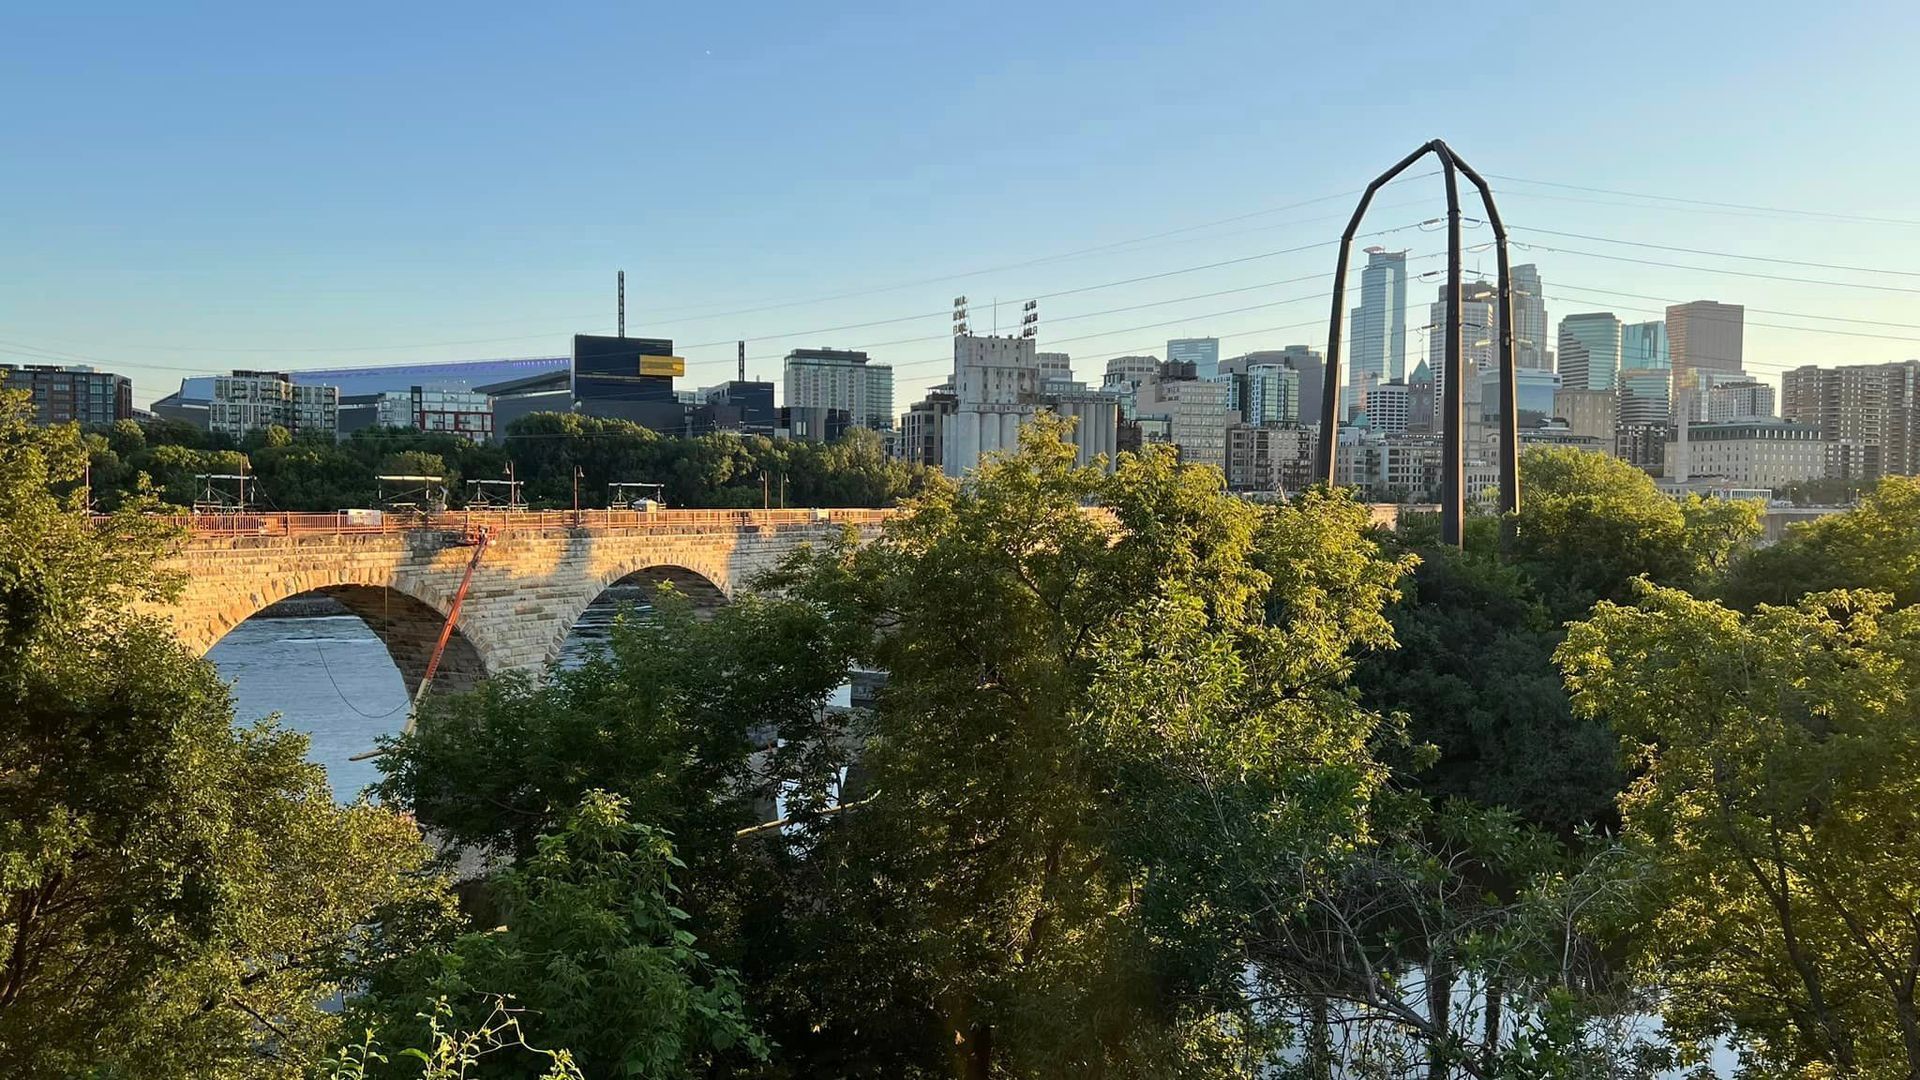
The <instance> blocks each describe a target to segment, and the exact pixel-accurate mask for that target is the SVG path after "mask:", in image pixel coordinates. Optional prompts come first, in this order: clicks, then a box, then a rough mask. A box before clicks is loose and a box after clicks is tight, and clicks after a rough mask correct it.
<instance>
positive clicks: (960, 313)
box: [953, 296, 968, 337]
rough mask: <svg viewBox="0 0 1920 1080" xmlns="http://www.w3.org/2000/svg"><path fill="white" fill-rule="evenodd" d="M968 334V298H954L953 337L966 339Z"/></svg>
mask: <svg viewBox="0 0 1920 1080" xmlns="http://www.w3.org/2000/svg"><path fill="white" fill-rule="evenodd" d="M967 333H968V331H967V298H966V297H964V296H956V297H954V298H953V336H954V337H966V336H967Z"/></svg>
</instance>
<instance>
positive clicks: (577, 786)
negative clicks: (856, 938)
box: [378, 590, 850, 869]
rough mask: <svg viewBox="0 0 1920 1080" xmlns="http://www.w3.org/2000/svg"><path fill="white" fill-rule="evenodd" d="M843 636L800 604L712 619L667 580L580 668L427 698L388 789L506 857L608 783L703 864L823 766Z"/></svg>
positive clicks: (442, 825)
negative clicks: (821, 751) (784, 791)
mask: <svg viewBox="0 0 1920 1080" xmlns="http://www.w3.org/2000/svg"><path fill="white" fill-rule="evenodd" d="M844 639H845V634H844V632H843V631H841V630H840V628H838V627H836V626H833V625H831V624H829V623H828V622H827V621H826V620H825V618H823V616H822V614H821V613H820V612H819V611H818V610H816V609H814V608H811V607H809V606H806V605H803V604H799V603H796V602H792V601H787V600H781V599H778V598H757V597H743V598H741V599H740V600H739V601H736V602H735V603H732V604H728V605H726V606H724V607H722V608H720V609H719V610H717V611H715V612H712V613H710V614H708V615H703V613H701V612H698V611H696V610H695V609H694V607H693V605H692V604H691V603H690V602H689V601H688V600H687V599H686V598H685V597H683V596H679V595H677V594H674V593H672V592H671V591H670V590H662V594H661V595H659V596H657V597H656V599H655V604H654V607H653V609H652V610H651V611H650V612H648V613H646V615H645V616H641V615H639V614H637V613H633V612H628V613H626V614H625V615H623V616H622V617H621V618H620V619H619V620H618V621H617V622H616V624H615V626H614V628H613V631H612V634H611V636H610V639H609V641H608V644H607V647H606V648H605V649H604V650H601V651H599V652H598V653H596V654H594V655H593V656H591V657H590V658H589V659H588V660H587V661H586V662H585V663H584V664H582V665H581V666H579V667H578V668H574V669H572V670H555V671H552V672H549V673H548V675H547V677H546V678H545V679H543V680H540V681H538V682H535V681H531V680H525V679H517V678H501V679H495V680H491V681H490V682H488V683H487V684H486V685H484V686H483V687H481V688H480V689H479V690H478V691H477V692H476V693H475V694H472V695H469V696H465V697H449V698H429V699H428V702H427V707H426V711H425V713H424V714H423V716H422V718H421V721H420V723H419V725H418V727H417V728H416V729H415V731H414V732H413V733H412V734H410V735H404V736H401V737H399V738H397V739H393V740H389V741H388V742H387V743H386V744H385V745H386V746H387V749H388V752H387V753H386V754H384V755H383V756H382V757H381V759H380V762H379V767H380V769H381V771H382V773H383V774H384V775H383V777H382V779H381V781H380V784H379V787H378V790H379V791H380V793H381V796H382V798H383V799H384V800H386V801H388V802H391V803H393V804H395V805H398V806H403V807H406V808H407V809H408V810H410V811H411V812H412V813H414V814H415V815H417V816H418V817H419V818H420V820H421V821H423V822H425V823H426V824H427V825H429V826H431V827H432V828H434V829H435V830H436V831H438V832H440V833H441V834H443V835H445V836H446V837H447V838H448V839H450V840H453V841H455V842H458V843H461V844H466V845H471V846H474V847H479V848H483V849H486V850H488V851H490V852H493V853H496V854H499V855H502V856H505V857H508V858H519V857H524V856H527V855H530V854H531V853H532V852H533V850H534V845H535V841H536V840H537V838H538V837H539V836H540V835H541V834H542V833H546V832H550V831H552V830H553V829H554V828H556V827H557V826H558V824H559V820H560V815H561V814H563V813H564V812H566V810H567V809H568V808H570V807H572V806H574V805H576V804H578V803H579V801H580V800H581V799H582V798H583V797H584V796H585V795H586V794H587V792H589V791H592V790H603V791H607V792H610V793H612V794H613V795H616V796H618V797H620V798H622V799H625V800H627V802H628V804H629V805H630V807H631V808H632V812H633V814H634V817H635V818H636V819H637V820H641V821H646V822H648V823H650V824H653V825H656V826H658V827H661V828H665V829H667V830H669V831H671V832H672V833H673V835H674V837H675V841H676V844H677V845H678V846H679V848H680V852H681V857H683V858H686V859H687V860H688V861H690V862H692V863H693V864H694V866H695V867H696V868H698V869H704V867H705V866H706V864H707V861H708V860H709V858H731V854H730V853H731V852H732V851H733V847H734V845H733V834H734V832H735V830H737V829H740V828H743V827H745V826H748V825H751V824H753V822H754V821H755V816H754V815H755V813H756V806H757V805H764V804H767V803H770V802H771V801H772V800H773V799H774V797H775V796H776V795H777V794H778V793H779V790H780V788H781V786H782V785H783V784H786V783H792V782H800V781H801V780H802V778H803V777H804V776H806V775H809V774H810V772H811V771H814V770H816V769H817V768H819V767H820V766H818V765H817V764H813V763H812V758H811V757H810V756H809V755H812V754H814V753H816V750H815V748H817V747H819V746H821V745H822V744H823V743H824V742H829V741H830V740H829V739H828V738H827V736H828V735H830V734H831V733H832V729H831V727H829V726H828V722H827V718H826V717H825V715H824V714H823V712H822V709H821V706H822V705H823V704H824V703H825V701H826V699H827V697H828V696H829V695H830V694H831V693H832V692H833V690H834V688H835V687H837V686H838V685H840V683H841V682H842V681H843V680H844V679H845V677H846V672H847V668H848V663H849V649H850V644H849V643H848V642H846V641H845V640H844ZM776 741H777V742H779V743H781V744H782V746H780V747H778V748H774V749H772V750H771V751H770V753H768V754H765V755H762V756H760V757H758V758H756V757H755V752H756V751H757V750H759V749H761V748H763V747H769V746H770V745H771V744H773V743H775V742H776Z"/></svg>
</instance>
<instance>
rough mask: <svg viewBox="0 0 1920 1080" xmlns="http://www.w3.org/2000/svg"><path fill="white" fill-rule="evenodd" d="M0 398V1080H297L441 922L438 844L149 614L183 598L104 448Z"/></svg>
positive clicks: (13, 397)
mask: <svg viewBox="0 0 1920 1080" xmlns="http://www.w3.org/2000/svg"><path fill="white" fill-rule="evenodd" d="M31 415H32V410H31V408H30V407H29V406H28V405H27V402H26V400H25V397H24V395H21V394H13V393H6V394H0V616H3V618H0V1073H4V1074H6V1075H9V1076H20V1077H65V1076H79V1075H94V1076H100V1077H122V1076H125V1077H133V1076H140V1077H251V1076H290V1075H297V1074H298V1073H299V1072H300V1071H302V1069H303V1068H304V1067H305V1066H308V1065H311V1064H314V1063H315V1062H317V1060H318V1057H317V1054H318V1052H319V1051H320V1050H321V1049H323V1048H324V1047H325V1046H326V1045H328V1044H329V1042H330V1041H331V1039H332V1037H333V1030H334V1027H335V1020H334V1019H333V1018H332V1017H331V1016H330V1015H329V1014H328V1013H327V1012H325V1011H324V1010H323V1009H322V1008H321V1007H320V1005H321V1002H322V1000H323V999H324V998H325V997H326V996H328V995H329V994H331V993H333V992H334V991H336V990H337V989H338V988H339V987H340V986H342V985H343V984H344V983H345V982H346V981H348V980H351V979H352V978H354V977H355V972H356V971H357V970H358V965H360V964H363V963H367V962H371V961H373V960H376V959H378V958H381V957H384V956H386V955H388V954H389V953H390V952H391V951H394V950H399V949H404V948H407V947H409V945H410V942H411V941H412V940H413V939H414V938H416V937H417V936H418V935H419V934H422V933H425V932H426V931H427V930H428V929H429V928H430V927H431V926H432V925H433V923H434V922H435V920H436V919H437V918H438V917H439V916H440V915H441V914H442V913H443V912H444V910H445V907H446V894H445V891H444V888H443V886H442V884H441V883H440V882H439V880H438V879H437V878H435V877H433V876H432V875H430V874H427V873H426V872H425V864H426V862H427V858H428V853H427V851H426V849H425V847H424V845H423V844H422V843H421V840H420V836H419V832H418V830H417V829H416V828H415V827H414V826H413V825H412V824H411V823H410V822H408V821H406V820H405V819H403V818H401V817H399V816H398V815H395V814H393V813H391V812H388V811H385V810H380V809H377V808H374V807H371V806H367V805H358V806H352V807H340V806H336V805H335V804H334V803H333V801H332V797H331V795H330V793H329V791H328V788H327V785H326V782H325V777H324V775H323V773H322V772H321V770H320V769H319V768H318V767H317V766H313V765H310V764H308V763H307V762H306V761H305V755H306V740H305V739H304V738H302V737H300V736H297V735H293V734H289V733H286V732H283V731H279V730H277V729H274V728H272V727H271V726H268V725H257V726H255V727H252V728H249V729H245V730H241V731H235V730H234V728H233V709H232V703H231V700H230V698H229V696H228V692H227V688H226V687H225V686H224V685H223V684H222V683H221V682H220V680H219V678H218V676H217V674H216V673H215V672H214V670H213V668H212V667H211V665H209V664H207V663H205V662H204V661H200V660H196V659H194V658H193V657H192V656H191V655H189V654H188V653H186V652H185V651H184V650H183V649H182V648H181V647H180V645H179V644H178V643H176V642H175V641H174V639H173V638H172V636H171V634H170V633H169V632H168V630H167V629H166V628H165V626H164V625H162V624H161V623H159V622H158V621H157V620H155V619H153V618H151V617H149V616H143V615H141V614H139V613H138V605H140V604H143V603H152V602H156V601H160V600H163V599H164V598H165V597H166V596H167V595H168V590H169V586H170V585H171V582H169V581H168V580H166V579H165V578H163V577H162V576H160V575H159V574H157V573H156V572H155V570H154V559H155V557H156V556H157V555H158V554H159V553H160V551H161V550H162V547H163V546H164V544H165V543H166V542H167V541H168V537H167V535H166V534H165V533H164V531H162V530H160V529H157V528H156V527H155V525H154V523H153V521H152V520H150V519H146V518H142V517H141V516H139V515H138V514H137V513H135V512H133V511H134V510H135V509H137V508H135V507H129V508H127V510H126V512H123V513H120V514H117V515H115V516H114V517H113V518H111V519H110V520H108V521H106V522H104V523H96V522H95V521H94V520H93V519H91V518H90V517H89V516H87V515H86V514H84V513H82V512H80V504H79V502H78V493H77V492H74V493H73V494H70V495H65V496H56V495H55V494H54V492H55V491H60V490H66V491H71V490H72V488H73V487H74V485H75V483H76V481H77V480H78V479H79V476H80V471H81V467H82V463H83V462H84V460H85V453H86V448H85V446H84V444H83V442H82V440H81V439H80V437H79V435H78V432H77V430H76V429H75V428H73V427H71V426H66V427H56V428H36V427H34V426H32V424H31V423H30V420H31Z"/></svg>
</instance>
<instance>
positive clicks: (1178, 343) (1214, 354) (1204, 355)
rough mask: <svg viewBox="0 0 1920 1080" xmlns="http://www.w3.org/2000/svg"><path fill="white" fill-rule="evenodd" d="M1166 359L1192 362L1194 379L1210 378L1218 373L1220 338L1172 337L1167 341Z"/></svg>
mask: <svg viewBox="0 0 1920 1080" xmlns="http://www.w3.org/2000/svg"><path fill="white" fill-rule="evenodd" d="M1167 359H1168V360H1170V361H1173V362H1175V363H1181V364H1192V365H1193V377H1194V378H1196V379H1211V378H1213V377H1214V376H1215V375H1218V374H1220V339H1219V338H1210V337H1203V338H1174V339H1173V340H1172V341H1169V342H1167Z"/></svg>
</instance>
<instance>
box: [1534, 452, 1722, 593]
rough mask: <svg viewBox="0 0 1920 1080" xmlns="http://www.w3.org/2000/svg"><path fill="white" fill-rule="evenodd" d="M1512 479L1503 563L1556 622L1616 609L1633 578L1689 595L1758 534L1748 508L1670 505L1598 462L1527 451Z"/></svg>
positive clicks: (1640, 480) (1617, 466)
mask: <svg viewBox="0 0 1920 1080" xmlns="http://www.w3.org/2000/svg"><path fill="white" fill-rule="evenodd" d="M1520 478H1521V492H1522V497H1521V500H1520V512H1519V514H1518V515H1517V516H1516V518H1515V520H1514V521H1513V530H1512V534H1513V535H1512V541H1511V544H1510V545H1509V553H1510V555H1511V557H1512V558H1513V559H1514V561H1515V562H1516V563H1517V564H1518V565H1519V566H1521V567H1522V568H1523V569H1525V570H1526V571H1527V572H1528V573H1529V574H1531V575H1532V576H1533V578H1534V580H1535V581H1536V582H1537V584H1538V587H1539V588H1540V590H1541V593H1542V595H1543V596H1544V597H1545V598H1546V600H1547V603H1548V606H1549V608H1550V609H1551V610H1552V612H1553V613H1554V614H1555V615H1556V616H1558V617H1560V618H1563V619H1564V618H1571V617H1574V616H1576V615H1579V614H1581V613H1583V612H1584V611H1585V610H1586V609H1587V607H1588V606H1589V605H1591V604H1592V603H1593V601H1595V600H1598V599H1612V600H1623V599H1626V598H1627V597H1628V595H1630V585H1629V583H1630V582H1631V581H1632V580H1633V579H1634V578H1635V577H1638V576H1640V575H1643V574H1644V575H1647V576H1648V577H1650V578H1652V579H1653V580H1654V581H1656V582H1659V583H1661V584H1666V585H1674V586H1677V587H1682V588H1687V587H1695V586H1697V585H1699V584H1701V583H1702V582H1704V581H1705V580H1706V579H1707V578H1708V576H1709V575H1710V574H1711V573H1712V572H1713V571H1715V570H1716V569H1718V568H1719V567H1720V566H1723V565H1724V564H1725V563H1726V562H1727V560H1728V559H1729V558H1730V557H1731V555H1732V553H1733V552H1734V551H1735V550H1736V549H1738V548H1739V547H1741V546H1743V545H1745V544H1747V543H1750V542H1751V541H1752V540H1753V539H1754V538H1755V537H1757V536H1758V535H1759V532H1760V507H1759V505H1758V504H1757V503H1749V502H1729V501H1726V500H1715V499H1701V498H1699V497H1698V496H1689V497H1688V498H1687V499H1686V500H1685V501H1676V500H1674V499H1672V498H1670V497H1668V496H1666V495H1663V494H1661V493H1660V490H1659V489H1658V488H1657V487H1655V486H1654V483H1653V481H1652V479H1651V478H1649V477H1648V476H1647V474H1646V473H1644V472H1641V471H1640V470H1639V469H1637V468H1635V467H1633V466H1632V465H1629V464H1627V463H1626V462H1624V461H1620V460H1618V459H1617V458H1611V457H1608V456H1606V455H1604V454H1591V453H1586V452H1584V451H1580V450H1573V449H1569V448H1563V447H1534V448H1531V449H1529V450H1528V451H1527V452H1526V453H1525V454H1523V455H1522V456H1521V460H1520Z"/></svg>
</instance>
